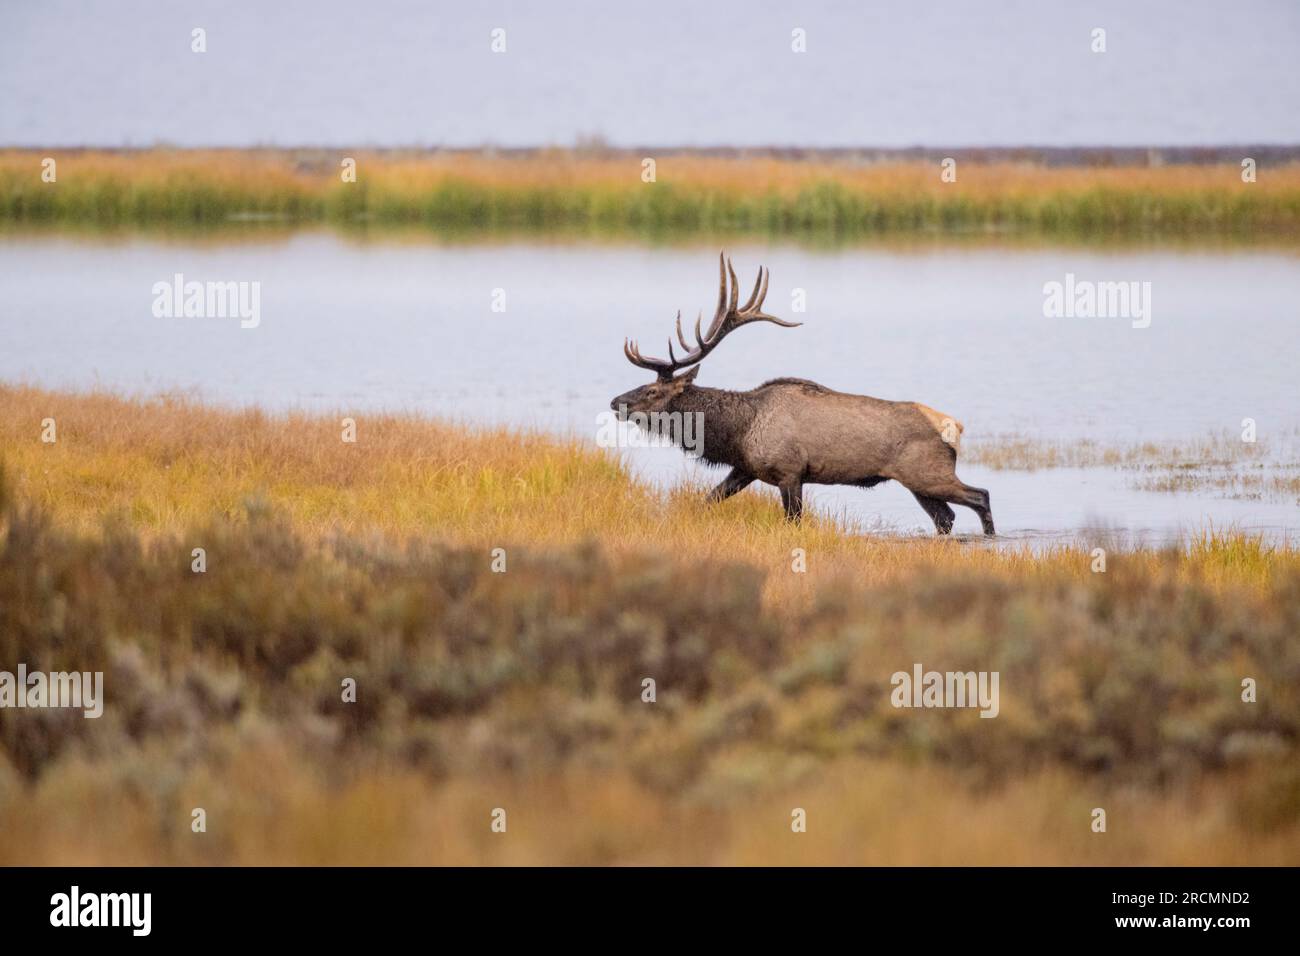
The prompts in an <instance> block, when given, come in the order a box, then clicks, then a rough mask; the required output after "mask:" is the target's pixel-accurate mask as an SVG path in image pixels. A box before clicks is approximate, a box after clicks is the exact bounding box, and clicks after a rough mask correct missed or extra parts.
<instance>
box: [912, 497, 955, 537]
mask: <svg viewBox="0 0 1300 956" xmlns="http://www.w3.org/2000/svg"><path fill="white" fill-rule="evenodd" d="M912 495H913V496H914V497H915V498H916V500H917V502H918V503H919V504H920V505H921V507H922V508H924V509H925V513H926V514H928V515H929V516H930V520H931V521H933V522H934V530H935V531H938V532H939V533H940V534H948V533H949V532H950V531H952V522H953V519H954V518H955V517H956V515H954V514H953V513H952V509H951V508H949V507H948V504H947V502H945V501H943V500H941V499H939V498H930V497H928V496H926V495H918V494H917V493H916V492H912Z"/></svg>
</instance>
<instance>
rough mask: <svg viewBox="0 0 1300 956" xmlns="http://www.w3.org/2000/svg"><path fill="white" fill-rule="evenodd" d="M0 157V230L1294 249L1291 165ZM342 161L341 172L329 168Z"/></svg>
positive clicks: (156, 154)
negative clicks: (1267, 240)
mask: <svg viewBox="0 0 1300 956" xmlns="http://www.w3.org/2000/svg"><path fill="white" fill-rule="evenodd" d="M47 152H49V153H52V154H53V158H55V159H56V160H58V162H59V166H58V179H57V181H56V182H53V183H47V182H43V181H42V179H41V176H40V173H41V165H40V162H41V159H42V158H43V156H44V155H45V152H40V151H8V152H4V153H0V222H7V223H23V222H58V223H63V224H77V225H99V226H124V225H130V226H149V225H158V224H172V225H186V224H189V225H194V224H205V223H207V224H211V223H222V222H228V221H230V220H232V219H248V218H254V219H258V218H269V219H274V220H278V221H284V222H294V223H303V222H328V223H333V224H336V225H342V226H347V225H355V224H358V223H371V224H387V225H403V224H406V225H411V224H415V225H420V226H422V227H427V228H432V229H437V230H452V231H457V230H459V231H464V230H548V231H550V230H586V231H592V232H602V233H603V232H612V233H619V232H626V233H634V234H638V235H656V234H668V235H675V234H693V233H738V234H761V235H792V236H800V235H819V236H828V235H829V236H848V237H854V236H869V235H874V234H909V233H948V234H961V233H966V232H979V233H988V232H999V233H1001V232H1013V233H1028V234H1040V235H1046V236H1060V237H1081V236H1083V237H1086V236H1115V237H1123V236H1169V237H1177V236H1182V235H1185V234H1187V233H1196V234H1199V235H1202V236H1206V237H1215V236H1218V237H1255V238H1258V237H1261V236H1264V237H1275V238H1283V239H1285V238H1294V237H1295V235H1297V233H1300V165H1296V164H1292V165H1288V166H1283V167H1280V168H1277V169H1267V170H1264V171H1263V172H1262V173H1261V175H1260V180H1259V182H1256V183H1250V184H1246V183H1242V182H1241V180H1240V176H1239V172H1240V171H1239V170H1238V169H1237V168H1236V167H1233V166H1231V165H1226V164H1225V165H1204V166H1170V167H1158V168H1147V167H1129V168H1125V167H1096V168H1086V167H1072V168H1045V167H1036V166H1031V165H1020V164H1010V163H1000V164H989V165H981V164H976V163H970V164H966V165H963V166H962V167H961V174H960V177H959V181H958V182H956V183H943V182H941V181H940V179H939V175H938V169H937V167H931V166H929V165H925V164H920V163H888V164H879V165H863V164H854V163H848V162H829V161H825V160H817V159H808V160H778V159H770V158H761V157H759V158H751V159H725V158H718V157H706V156H695V155H673V154H670V155H666V156H663V157H661V158H660V159H659V161H658V162H659V166H658V169H657V176H656V181H655V182H653V183H645V182H642V180H641V178H640V172H641V167H640V160H639V158H638V157H634V156H621V155H606V156H595V157H594V156H588V155H585V154H581V153H572V152H566V151H561V150H551V151H540V152H538V153H535V154H532V155H526V156H512V157H501V156H494V155H491V154H426V155H423V156H411V155H408V154H395V155H394V154H383V153H377V154H359V156H358V157H357V158H358V167H357V169H358V178H357V181H356V182H354V183H344V182H342V181H341V179H340V176H339V167H338V157H337V156H334V155H333V154H330V155H324V154H320V153H310V154H303V153H294V152H286V151H273V150H264V151H259V150H245V151H237V150H229V151H169V150H157V151H141V152H113V153H110V152H82V151H64V152H63V153H60V151H58V150H51V151H47ZM340 155H342V154H341V153H340Z"/></svg>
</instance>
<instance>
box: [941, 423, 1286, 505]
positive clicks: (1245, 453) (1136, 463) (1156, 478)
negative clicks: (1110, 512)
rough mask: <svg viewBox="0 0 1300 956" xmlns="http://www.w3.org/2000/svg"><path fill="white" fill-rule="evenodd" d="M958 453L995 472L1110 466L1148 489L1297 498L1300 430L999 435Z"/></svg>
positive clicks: (1231, 495)
mask: <svg viewBox="0 0 1300 956" xmlns="http://www.w3.org/2000/svg"><path fill="white" fill-rule="evenodd" d="M962 457H963V459H964V460H965V461H968V462H971V463H973V464H978V465H983V466H984V467H986V468H992V469H995V470H998V471H1038V470H1040V469H1049V468H1114V469H1120V470H1123V471H1125V472H1127V473H1129V476H1130V479H1131V480H1130V483H1131V484H1132V485H1133V487H1135V488H1140V489H1142V490H1145V491H1164V492H1171V493H1178V494H1185V493H1189V492H1200V493H1212V494H1216V495H1219V496H1222V497H1227V498H1237V499H1245V500H1272V501H1293V502H1297V503H1300V475H1298V472H1300V432H1297V431H1296V430H1294V429H1292V430H1290V431H1283V432H1281V433H1278V434H1276V435H1273V436H1272V437H1270V438H1266V439H1262V440H1259V441H1255V442H1245V441H1242V439H1241V434H1240V433H1239V432H1233V431H1222V432H1217V433H1213V434H1210V435H1206V436H1202V437H1200V438H1192V439H1182V440H1176V441H1142V442H1127V443H1124V442H1106V441H1097V440H1093V439H1075V440H1071V441H1055V440H1043V439H1041V438H1037V437H1029V436H1024V435H1000V436H994V437H992V438H989V439H985V440H984V441H971V442H967V443H965V444H964V445H963V447H962Z"/></svg>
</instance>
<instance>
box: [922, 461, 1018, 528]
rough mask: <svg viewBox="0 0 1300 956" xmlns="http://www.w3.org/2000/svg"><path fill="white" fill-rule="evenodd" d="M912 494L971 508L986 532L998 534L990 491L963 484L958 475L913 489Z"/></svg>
mask: <svg viewBox="0 0 1300 956" xmlns="http://www.w3.org/2000/svg"><path fill="white" fill-rule="evenodd" d="M912 494H913V495H915V496H916V497H917V499H918V500H919V499H920V498H921V497H922V495H924V496H925V497H927V498H938V499H940V500H941V501H949V502H951V503H953V504H955V505H962V506H963V507H966V508H969V509H970V510H971V511H973V512H975V513H976V514H977V515H979V519H980V524H982V525H983V526H984V533H985V534H987V535H993V534H997V532H996V531H994V530H993V512H992V510H991V509H990V507H989V493H988V492H987V491H985V490H984V489H983V488H974V487H972V486H971V485H967V484H963V483H962V482H961V481H960V480H959V479H958V478H957V476H956V475H953V476H952V478H951V479H949V480H946V481H944V482H943V483H941V484H937V485H926V486H925V487H924V488H922V489H921V490H920V491H917V490H915V489H912ZM921 507H923V508H924V507H925V505H924V504H922V506H921ZM927 510H928V509H927Z"/></svg>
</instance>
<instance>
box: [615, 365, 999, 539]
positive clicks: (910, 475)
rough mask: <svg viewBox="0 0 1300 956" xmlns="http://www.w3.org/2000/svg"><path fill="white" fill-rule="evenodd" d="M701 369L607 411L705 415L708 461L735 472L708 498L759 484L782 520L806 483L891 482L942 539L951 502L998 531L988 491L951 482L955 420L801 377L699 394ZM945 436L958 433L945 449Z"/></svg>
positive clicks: (799, 502) (796, 507)
mask: <svg viewBox="0 0 1300 956" xmlns="http://www.w3.org/2000/svg"><path fill="white" fill-rule="evenodd" d="M698 371H699V367H698V366H696V367H695V368H692V369H691V370H690V371H688V372H685V373H684V374H682V375H678V376H676V377H675V378H672V379H670V380H668V381H660V382H655V383H653V384H651V385H646V386H642V387H641V388H638V389H634V390H633V391H631V392H628V393H626V394H624V395H620V396H619V397H618V398H616V399H614V401H613V402H611V406H612V407H613V408H614V409H615V410H616V411H620V409H621V410H622V412H621V413H622V414H627V413H631V412H642V413H651V412H678V413H682V414H690V413H700V414H702V415H703V422H704V458H705V460H706V461H708V462H710V463H712V464H716V465H726V466H729V467H730V468H731V472H730V474H728V475H727V477H726V478H725V479H724V480H723V481H722V483H721V484H719V485H718V486H717V487H716V488H714V489H713V491H712V492H710V495H709V497H710V500H713V501H721V500H723V499H725V498H728V497H730V496H731V495H733V494H735V493H736V492H737V491H740V490H741V489H743V488H745V487H746V486H748V485H749V484H750V483H751V482H753V481H762V482H766V483H767V484H770V485H775V486H776V487H777V488H779V489H780V491H781V499H782V503H783V504H784V507H785V511H786V515H787V517H789V518H791V519H798V518H799V517H800V515H801V514H802V512H803V486H804V485H806V484H820V485H856V486H859V487H867V488H869V487H872V486H873V485H876V484H879V483H881V482H882V481H889V480H893V481H897V482H899V483H900V484H902V485H904V486H905V487H906V488H907V489H908V490H910V491H911V492H912V494H913V495H915V497H916V499H917V501H918V502H919V503H920V505H921V507H922V508H924V509H925V511H926V513H927V514H928V515H929V516H930V518H931V520H933V521H934V524H935V528H936V529H937V530H938V531H939V533H940V534H946V533H948V532H949V531H950V530H951V529H952V521H953V512H952V509H951V508H949V507H948V503H949V502H951V503H953V504H960V505H964V506H966V507H968V508H971V509H972V510H974V511H975V513H976V514H978V515H979V517H980V521H981V523H982V524H983V526H984V533H985V534H993V533H994V530H993V515H992V512H991V511H990V509H989V495H988V492H987V491H985V490H984V489H982V488H973V487H971V486H970V485H966V484H963V483H962V481H961V480H960V479H958V477H957V473H956V470H955V466H956V462H957V446H958V444H959V443H960V438H961V433H962V431H963V427H962V425H961V423H960V422H958V421H956V419H953V418H952V417H951V416H949V415H944V414H943V413H942V412H938V411H936V410H935V409H933V408H930V407H929V406H926V405H921V404H919V403H916V402H891V401H884V400H882V399H878V398H871V397H869V396H866V395H851V394H848V393H845V392H837V391H834V390H833V389H829V388H826V387H825V386H824V385H819V384H817V383H816V382H810V381H807V380H805V379H797V378H778V379H773V380H772V381H770V382H764V383H763V384H762V385H760V386H759V387H758V388H755V389H752V390H750V391H747V392H734V391H727V390H723V389H716V388H704V387H700V386H697V385H695V384H694V380H695V376H696V374H697V372H698ZM945 430H950V431H952V432H955V435H954V440H953V441H952V442H951V443H949V442H948V441H945V440H944V433H945Z"/></svg>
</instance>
